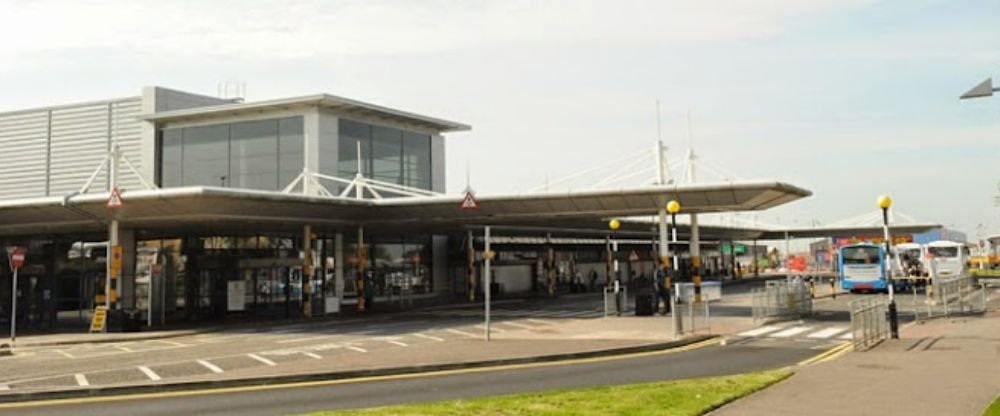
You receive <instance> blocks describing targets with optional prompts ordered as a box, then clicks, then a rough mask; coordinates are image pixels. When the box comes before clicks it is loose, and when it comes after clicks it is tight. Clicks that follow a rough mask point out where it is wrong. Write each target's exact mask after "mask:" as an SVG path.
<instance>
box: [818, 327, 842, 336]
mask: <svg viewBox="0 0 1000 416" xmlns="http://www.w3.org/2000/svg"><path fill="white" fill-rule="evenodd" d="M846 330H847V328H844V327H833V328H827V329H824V330H822V331H816V332H813V333H811V334H809V338H830V337H832V336H834V335H837V334H839V333H841V332H844V331H846Z"/></svg>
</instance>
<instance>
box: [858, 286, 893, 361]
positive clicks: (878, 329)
mask: <svg viewBox="0 0 1000 416" xmlns="http://www.w3.org/2000/svg"><path fill="white" fill-rule="evenodd" d="M888 312H889V300H888V299H887V298H886V297H884V296H879V297H875V298H868V299H858V300H855V301H851V339H852V342H853V343H854V350H855V351H865V350H868V349H871V348H872V347H874V346H876V345H878V344H879V343H880V342H882V341H884V340H886V339H889V320H888V319H887V317H888Z"/></svg>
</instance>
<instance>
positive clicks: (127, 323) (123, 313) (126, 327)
mask: <svg viewBox="0 0 1000 416" xmlns="http://www.w3.org/2000/svg"><path fill="white" fill-rule="evenodd" d="M113 312H115V313H113V314H112V316H116V317H117V318H118V319H117V321H118V322H117V325H115V326H109V328H114V329H117V330H118V331H120V332H139V331H140V330H142V311H140V310H138V309H125V310H119V311H113ZM113 322H114V321H111V322H109V323H113Z"/></svg>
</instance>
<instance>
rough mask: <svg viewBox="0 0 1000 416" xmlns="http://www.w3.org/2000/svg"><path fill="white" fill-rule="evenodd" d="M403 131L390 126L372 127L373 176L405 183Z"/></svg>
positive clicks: (382, 179)
mask: <svg viewBox="0 0 1000 416" xmlns="http://www.w3.org/2000/svg"><path fill="white" fill-rule="evenodd" d="M402 139H403V132H402V131H399V130H396V129H394V128H390V127H382V126H373V127H372V178H374V179H376V180H380V181H384V182H390V183H398V184H402V183H403V171H402V165H401V164H402V144H403V143H402Z"/></svg>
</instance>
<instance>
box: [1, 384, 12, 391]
mask: <svg viewBox="0 0 1000 416" xmlns="http://www.w3.org/2000/svg"><path fill="white" fill-rule="evenodd" d="M7 390H10V386H8V385H6V384H0V391H7Z"/></svg>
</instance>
